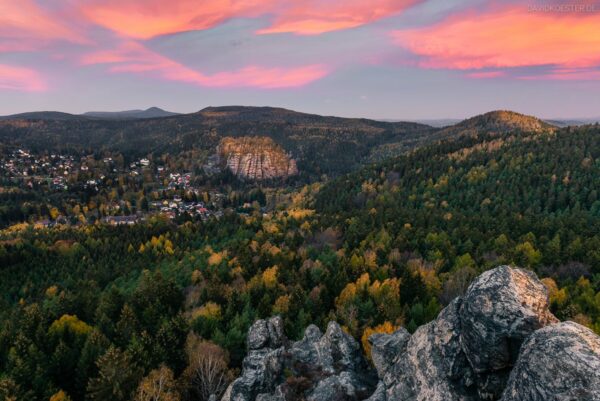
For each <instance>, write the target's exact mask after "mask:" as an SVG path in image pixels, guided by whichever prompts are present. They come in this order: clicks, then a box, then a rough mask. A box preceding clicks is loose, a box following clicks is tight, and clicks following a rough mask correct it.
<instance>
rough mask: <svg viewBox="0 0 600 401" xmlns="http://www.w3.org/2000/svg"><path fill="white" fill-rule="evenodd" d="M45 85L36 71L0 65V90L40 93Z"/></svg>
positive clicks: (44, 88)
mask: <svg viewBox="0 0 600 401" xmlns="http://www.w3.org/2000/svg"><path fill="white" fill-rule="evenodd" d="M46 89H47V85H46V83H45V82H44V80H43V79H42V77H41V76H40V75H39V74H38V73H37V71H34V70H31V69H29V68H23V67H14V66H10V65H5V64H0V90H14V91H22V92H42V91H45V90H46Z"/></svg>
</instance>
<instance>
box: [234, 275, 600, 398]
mask: <svg viewBox="0 0 600 401" xmlns="http://www.w3.org/2000/svg"><path fill="white" fill-rule="evenodd" d="M369 342H370V343H371V346H372V348H371V353H372V360H373V365H374V366H375V369H374V371H373V370H372V369H369V367H368V364H367V362H366V361H365V359H364V358H363V356H362V353H361V351H360V347H359V345H358V344H357V342H356V341H355V340H354V339H353V338H352V337H350V336H349V335H348V334H346V333H345V332H344V331H342V329H341V328H340V326H339V325H338V324H337V323H335V322H330V323H329V326H328V328H327V331H326V333H325V334H322V333H321V332H320V330H319V329H318V328H317V327H316V326H314V325H311V326H309V327H308V328H307V329H306V331H305V334H304V338H303V339H302V340H300V341H297V342H293V343H291V342H289V341H288V340H287V339H286V338H285V335H284V334H283V328H282V321H281V319H280V318H278V317H276V318H271V319H269V320H259V321H257V322H256V323H255V324H254V325H253V326H252V327H251V329H250V331H249V334H248V348H249V353H248V356H247V357H246V359H245V360H244V365H243V371H242V374H241V376H240V377H239V378H238V379H237V380H235V381H234V382H233V383H232V384H231V385H230V386H229V388H228V390H227V392H226V393H225V396H224V397H223V401H250V400H262V401H267V400H268V401H284V400H300V399H306V400H311V401H320V400H322V401H326V400H340V401H341V400H348V401H350V400H363V399H368V401H396V400H398V401H403V400H406V401H409V400H410V401H483V400H490V401H494V400H500V401H517V400H519V401H542V400H551V401H559V400H561V401H562V400H573V401H574V400H586V401H592V400H594V401H599V400H600V337H598V336H597V335H596V334H594V333H593V332H592V331H590V330H589V329H587V328H585V327H583V326H581V325H579V324H577V323H573V322H566V323H558V320H557V319H556V318H555V317H554V316H553V315H552V314H551V313H550V311H549V310H548V297H547V292H546V289H545V287H544V285H543V284H542V283H541V282H540V281H539V280H538V279H537V277H536V276H535V275H534V274H533V273H531V272H529V271H526V270H522V269H517V268H512V267H509V266H500V267H498V268H496V269H493V270H490V271H488V272H485V273H483V274H482V275H481V276H479V277H478V278H477V279H476V280H475V281H474V282H473V283H472V284H471V285H470V286H469V288H468V290H467V292H466V294H465V295H464V296H463V297H460V298H457V299H455V300H454V301H452V302H451V303H450V304H449V305H448V306H447V307H446V308H444V309H443V310H442V311H441V312H440V314H439V315H438V317H437V319H435V320H434V321H432V322H430V323H428V324H426V325H424V326H422V327H420V328H419V329H417V331H415V333H414V334H412V335H411V334H410V333H408V332H407V331H406V330H405V329H404V328H401V329H399V330H397V331H396V332H394V333H392V334H374V335H372V336H371V337H370V338H369ZM374 378H375V381H377V378H378V380H379V381H378V384H377V385H376V386H375V383H374Z"/></svg>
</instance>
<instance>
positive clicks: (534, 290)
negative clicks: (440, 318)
mask: <svg viewBox="0 0 600 401" xmlns="http://www.w3.org/2000/svg"><path fill="white" fill-rule="evenodd" d="M459 313H460V323H461V326H460V329H459V331H460V342H461V345H462V348H463V350H464V352H465V355H466V356H467V358H468V360H469V362H470V364H471V367H472V368H473V370H474V371H475V373H476V375H477V379H476V380H477V385H478V388H479V392H480V396H481V398H483V399H492V400H493V399H497V398H498V397H499V396H500V394H501V392H502V390H503V388H504V386H505V384H506V380H507V379H508V374H509V371H510V368H511V367H512V366H513V365H514V363H515V361H516V359H517V356H518V353H519V349H520V347H521V344H522V343H523V341H525V339H526V338H527V337H529V336H530V335H531V333H533V332H534V331H535V330H537V329H539V328H541V327H544V326H546V325H548V324H550V323H555V322H557V321H558V320H557V319H556V318H555V317H554V316H553V315H552V313H550V311H549V309H548V293H547V290H546V287H545V286H544V285H543V284H542V282H541V281H540V280H538V278H537V277H536V276H535V274H534V273H532V272H529V271H527V270H523V269H517V268H512V267H509V266H500V267H497V268H495V269H493V270H489V271H487V272H485V273H483V274H481V275H480V276H479V277H478V278H477V279H475V281H474V282H473V283H471V285H470V286H469V288H468V289H467V292H466V294H465V296H464V299H463V302H462V306H461V308H460V312H459Z"/></svg>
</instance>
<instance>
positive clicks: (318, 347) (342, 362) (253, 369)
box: [223, 317, 377, 401]
mask: <svg viewBox="0 0 600 401" xmlns="http://www.w3.org/2000/svg"><path fill="white" fill-rule="evenodd" d="M247 341H248V356H247V357H246V358H245V359H244V363H243V369H242V374H241V376H240V377H239V378H238V379H236V380H235V381H234V382H233V383H231V385H230V386H229V388H228V389H227V391H226V392H225V395H224V396H223V401H249V400H261V401H267V400H268V401H279V400H281V401H283V400H293V399H306V400H308V401H318V400H361V399H365V398H366V397H367V396H368V395H369V394H371V392H372V391H373V389H374V386H375V383H376V381H377V379H376V376H375V374H374V372H373V371H372V370H371V369H370V368H369V365H368V364H367V362H366V360H365V359H364V357H363V354H362V351H361V349H360V346H359V345H358V343H357V342H356V341H355V340H354V338H352V337H351V336H350V335H348V334H347V333H345V332H344V331H342V329H341V327H340V326H339V325H338V324H337V323H335V322H330V323H329V325H328V326H327V331H326V332H325V334H323V333H321V330H319V328H318V327H317V326H314V325H311V326H308V327H307V328H306V330H305V332H304V337H303V338H302V340H300V341H296V342H290V341H288V340H287V339H286V338H285V336H284V335H283V322H282V320H281V318H280V317H274V318H271V319H269V320H258V321H256V322H255V323H254V324H253V325H252V327H251V328H250V330H249V332H248V339H247Z"/></svg>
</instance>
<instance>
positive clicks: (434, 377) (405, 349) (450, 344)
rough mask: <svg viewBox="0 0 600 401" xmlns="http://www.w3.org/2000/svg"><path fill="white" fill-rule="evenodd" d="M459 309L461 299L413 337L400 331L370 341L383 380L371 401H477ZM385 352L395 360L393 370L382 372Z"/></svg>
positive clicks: (381, 335)
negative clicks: (394, 345)
mask: <svg viewBox="0 0 600 401" xmlns="http://www.w3.org/2000/svg"><path fill="white" fill-rule="evenodd" d="M459 308H460V300H454V301H453V302H452V303H450V305H448V306H447V307H446V308H444V310H442V312H440V314H439V316H438V318H437V319H436V320H434V321H433V322H430V323H428V324H426V325H424V326H421V327H419V328H418V329H417V331H416V332H415V333H414V334H413V335H412V336H410V335H409V334H408V332H405V330H404V329H400V330H399V331H398V332H396V333H394V334H391V335H385V334H379V335H374V336H376V337H375V338H374V339H373V337H374V336H372V337H371V338H370V341H371V342H372V345H373V351H372V353H374V357H373V360H374V362H375V367H376V368H377V370H378V373H379V377H380V378H381V379H382V381H381V382H380V384H379V387H378V389H377V391H376V392H375V393H374V394H373V395H372V396H371V398H369V401H386V400H389V401H392V400H398V401H409V400H410V401H454V400H456V401H459V400H460V401H470V400H476V399H477V398H476V397H475V387H474V385H473V384H474V383H473V373H472V370H471V369H470V366H469V364H468V361H467V359H466V356H465V354H464V353H463V351H462V348H461V346H460V341H459V330H460V321H459V315H458V310H459ZM407 336H408V337H409V338H408V339H407ZM386 337H387V341H386ZM394 337H396V340H393V338H394ZM407 340H408V341H407ZM390 341H392V342H393V343H395V344H397V348H396V349H395V350H394V349H393V348H391V347H390V344H389V343H390ZM382 346H383V347H382ZM384 353H385V354H391V355H395V358H394V359H393V365H392V366H391V367H390V366H387V367H385V368H383V369H382V367H381V365H382V364H381V363H380V362H379V360H380V355H381V354H384ZM389 358H390V357H389V356H388V357H387V359H388V360H389ZM381 373H383V376H382V375H381Z"/></svg>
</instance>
